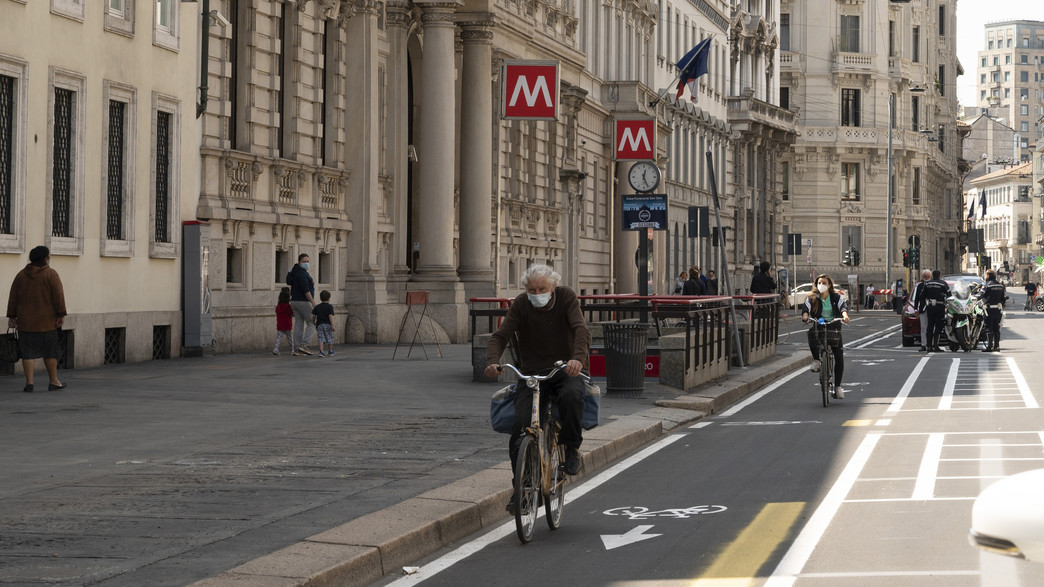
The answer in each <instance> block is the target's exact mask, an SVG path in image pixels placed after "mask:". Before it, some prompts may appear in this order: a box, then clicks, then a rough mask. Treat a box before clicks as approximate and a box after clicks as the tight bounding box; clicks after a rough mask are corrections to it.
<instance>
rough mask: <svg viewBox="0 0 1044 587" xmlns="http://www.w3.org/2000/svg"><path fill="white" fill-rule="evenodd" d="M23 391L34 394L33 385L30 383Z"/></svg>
mask: <svg viewBox="0 0 1044 587" xmlns="http://www.w3.org/2000/svg"><path fill="white" fill-rule="evenodd" d="M22 391H24V392H26V393H32V392H33V384H32V383H30V384H28V385H26V386H25V387H23V388H22Z"/></svg>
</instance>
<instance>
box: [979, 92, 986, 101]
mask: <svg viewBox="0 0 1044 587" xmlns="http://www.w3.org/2000/svg"><path fill="white" fill-rule="evenodd" d="M979 99H980V100H985V99H986V90H983V91H981V92H979Z"/></svg>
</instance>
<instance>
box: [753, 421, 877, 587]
mask: <svg viewBox="0 0 1044 587" xmlns="http://www.w3.org/2000/svg"><path fill="white" fill-rule="evenodd" d="M879 440H881V434H880V433H875V432H871V433H870V434H867V435H866V438H864V439H863V442H861V443H860V444H859V448H857V449H856V451H855V454H854V455H852V458H851V459H850V460H849V461H848V464H847V465H845V469H844V471H841V475H840V476H839V477H838V478H837V481H835V482H834V485H833V487H831V488H830V491H829V492H828V493H827V495H826V497H824V498H823V502H822V503H820V504H819V507H818V508H816V511H815V513H813V514H812V517H811V518H809V520H808V523H807V524H805V527H804V528H802V529H801V533H800V534H798V537H797V539H795V540H794V543H793V544H791V545H790V548H789V549H787V553H786V554H785V555H783V560H781V561H779V566H777V567H776V570H775V571H772V576H771V577H769V579H768V581H766V582H765V587H787V586H790V585H793V584H794V582H795V581H796V580H797V577H798V575H799V574H800V573H801V570H802V569H803V568H805V564H806V563H808V559H809V558H810V557H811V556H812V552H813V551H814V550H815V549H816V545H817V544H819V541H820V540H821V539H822V538H823V534H824V533H825V532H826V530H827V527H829V526H830V522H831V521H832V520H833V519H834V516H836V515H837V511H838V509H839V508H840V507H841V503H842V502H844V500H845V497H846V496H847V495H848V493H849V491H851V490H852V486H853V485H855V482H856V480H857V479H859V474H860V473H861V472H862V471H863V467H865V466H866V463H867V461H868V460H870V455H871V454H872V453H873V452H874V447H875V446H877V441H879Z"/></svg>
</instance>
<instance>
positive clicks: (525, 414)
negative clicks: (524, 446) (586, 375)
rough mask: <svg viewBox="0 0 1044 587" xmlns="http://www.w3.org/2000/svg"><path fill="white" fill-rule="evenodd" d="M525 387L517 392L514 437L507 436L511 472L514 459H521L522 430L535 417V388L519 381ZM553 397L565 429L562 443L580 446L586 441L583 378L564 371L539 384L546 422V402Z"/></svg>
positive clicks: (561, 432) (559, 440)
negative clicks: (533, 414) (519, 445)
mask: <svg viewBox="0 0 1044 587" xmlns="http://www.w3.org/2000/svg"><path fill="white" fill-rule="evenodd" d="M518 389H520V390H522V391H521V392H520V393H519V394H517V395H516V396H515V423H514V424H512V425H511V438H510V439H509V440H508V454H510V455H511V474H512V475H514V473H515V461H516V460H517V459H518V444H519V441H520V440H521V438H522V430H524V429H525V428H526V427H527V426H529V422H530V421H531V420H532V417H533V416H532V408H533V390H531V389H529V388H528V387H526V382H525V381H519V382H518ZM549 401H554V402H555V406H556V407H557V408H558V421H559V422H560V423H561V424H562V429H561V430H560V431H559V432H558V442H559V444H564V445H566V446H571V447H573V448H580V443H581V442H583V440H584V438H583V428H581V427H580V417H581V416H582V415H583V413H584V380H583V379H580V378H579V377H570V376H569V375H566V373H565V371H559V372H558V373H555V376H554V377H552V378H551V379H548V380H547V381H544V382H543V383H541V384H540V417H541V423H543V417H544V410H545V409H547V402H549Z"/></svg>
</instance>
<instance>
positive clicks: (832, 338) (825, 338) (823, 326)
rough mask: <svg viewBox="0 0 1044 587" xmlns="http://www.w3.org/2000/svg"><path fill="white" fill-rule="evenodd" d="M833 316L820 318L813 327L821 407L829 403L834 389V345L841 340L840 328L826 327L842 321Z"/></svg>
mask: <svg viewBox="0 0 1044 587" xmlns="http://www.w3.org/2000/svg"><path fill="white" fill-rule="evenodd" d="M842 321H843V320H842V319H841V318H834V319H833V320H831V321H830V322H827V321H826V320H824V319H822V318H820V319H819V320H817V321H816V323H815V325H814V326H813V328H815V329H816V340H817V341H818V343H819V386H820V388H821V389H822V391H823V407H824V408H825V407H827V406H829V405H830V397H831V396H833V394H834V393H835V389H834V345H836V344H838V342H840V340H841V330H840V329H836V330H835V329H833V328H827V326H830V325H831V324H835V323H838V322H842Z"/></svg>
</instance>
